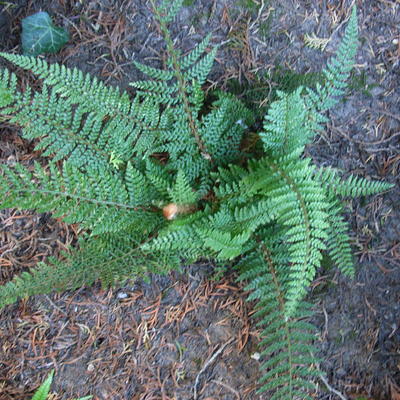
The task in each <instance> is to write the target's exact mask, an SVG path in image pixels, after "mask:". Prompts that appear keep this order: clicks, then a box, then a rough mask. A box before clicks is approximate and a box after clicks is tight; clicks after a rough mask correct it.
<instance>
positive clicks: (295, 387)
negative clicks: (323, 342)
mask: <svg viewBox="0 0 400 400" xmlns="http://www.w3.org/2000/svg"><path fill="white" fill-rule="evenodd" d="M269 234H270V236H269V237H274V236H275V235H276V232H275V233H274V232H273V231H272V230H271V231H270V232H269ZM278 236H279V235H278ZM274 239H276V236H275V237H274ZM271 242H272V240H271ZM273 243H275V244H273V245H272V246H273V247H272V249H271V250H270V249H268V247H267V245H266V244H263V245H261V249H260V250H259V251H255V252H252V253H251V254H249V255H248V256H247V257H245V258H243V259H242V260H241V261H240V262H239V264H238V268H239V272H240V276H239V280H245V281H247V282H248V285H247V286H246V288H245V289H246V290H249V291H250V295H249V296H248V300H249V301H253V300H256V301H257V306H256V313H255V314H254V318H256V319H258V320H259V322H258V326H260V327H262V329H263V330H262V337H263V340H262V342H261V344H260V346H261V348H262V349H263V350H262V353H261V355H262V359H263V362H262V365H261V368H262V369H263V376H262V378H261V383H264V384H263V385H262V386H261V388H260V389H259V392H267V393H269V394H270V396H271V397H269V398H270V399H273V400H285V399H287V400H293V399H308V398H309V390H313V389H315V386H314V385H313V384H312V383H311V381H310V378H312V377H313V376H315V375H316V374H317V372H316V371H315V370H313V364H314V363H315V358H314V357H313V356H312V354H313V353H314V352H315V349H314V348H313V346H312V342H313V341H314V332H315V328H314V327H313V326H312V325H310V324H309V323H307V322H305V321H304V318H305V317H308V316H309V315H310V311H309V310H310V305H309V304H307V303H304V302H301V303H300V304H299V306H298V307H297V309H296V311H295V313H294V314H293V315H292V316H291V317H289V318H288V317H287V316H286V312H285V310H286V305H285V291H286V286H287V285H288V283H289V279H288V276H287V273H286V265H285V263H284V264H279V262H276V260H274V258H273V255H274V254H275V252H276V253H277V255H278V257H277V258H278V259H279V258H281V254H282V249H280V248H279V247H280V245H279V244H278V243H279V242H277V241H273ZM310 354H311V355H310Z"/></svg>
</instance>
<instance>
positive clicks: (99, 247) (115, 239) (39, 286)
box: [0, 231, 180, 307]
mask: <svg viewBox="0 0 400 400" xmlns="http://www.w3.org/2000/svg"><path fill="white" fill-rule="evenodd" d="M141 236H142V235H139V234H136V235H135V233H132V232H131V231H120V232H118V233H116V234H106V235H100V236H97V237H96V236H91V237H86V238H84V239H81V240H80V241H79V246H78V247H79V248H78V249H75V250H71V253H70V254H64V256H66V257H67V261H60V260H59V259H56V258H54V257H50V258H49V259H48V260H47V262H46V263H44V262H41V263H39V264H38V266H37V267H36V268H33V269H31V270H30V271H29V272H23V273H22V274H21V275H19V276H16V277H15V278H14V279H13V280H12V281H10V282H8V283H7V284H6V285H4V286H0V307H4V306H5V305H7V304H12V303H14V302H15V301H16V300H17V299H18V298H21V297H26V296H33V295H36V294H44V293H49V292H50V291H52V290H56V291H65V290H70V289H77V288H79V287H81V286H82V285H91V284H93V283H94V282H95V281H96V280H100V281H101V282H102V284H103V286H104V287H108V286H112V285H115V284H116V283H123V282H124V280H126V279H132V278H135V277H144V276H145V275H146V274H147V272H148V269H150V270H152V271H154V272H155V273H166V272H168V271H169V270H170V269H172V268H175V269H176V268H178V267H179V264H180V258H179V257H176V256H174V255H168V254H166V253H160V252H157V251H153V252H152V253H151V254H149V253H146V252H143V251H142V250H141V246H140V243H138V241H137V238H140V237H141Z"/></svg>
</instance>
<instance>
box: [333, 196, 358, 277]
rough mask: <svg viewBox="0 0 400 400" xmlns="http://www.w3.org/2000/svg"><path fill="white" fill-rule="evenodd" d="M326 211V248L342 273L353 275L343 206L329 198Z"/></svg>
mask: <svg viewBox="0 0 400 400" xmlns="http://www.w3.org/2000/svg"><path fill="white" fill-rule="evenodd" d="M327 212H328V224H329V230H328V240H327V250H328V254H329V256H330V257H331V259H332V261H333V262H334V263H335V265H336V267H337V268H338V269H339V270H340V271H341V272H342V273H343V274H344V275H347V276H350V277H354V273H355V270H354V262H353V252H352V249H351V246H350V238H349V224H348V222H346V221H345V219H344V217H343V212H344V210H343V206H342V205H341V203H340V202H339V201H338V200H337V199H335V198H331V199H330V204H329V208H328V210H327Z"/></svg>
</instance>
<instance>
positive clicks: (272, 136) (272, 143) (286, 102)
mask: <svg viewBox="0 0 400 400" xmlns="http://www.w3.org/2000/svg"><path fill="white" fill-rule="evenodd" d="M302 91H303V87H301V86H300V87H298V88H297V89H296V90H295V91H294V92H292V93H290V94H287V93H284V92H281V91H277V96H278V100H276V101H274V102H273V103H272V104H271V107H270V108H269V110H268V114H267V115H266V116H265V119H264V131H263V132H262V133H260V137H261V140H262V141H263V144H264V149H265V151H266V152H271V153H273V154H274V155H276V154H277V153H278V154H279V153H280V154H283V153H290V152H292V151H294V150H295V149H297V148H299V147H303V146H304V145H305V144H306V143H308V142H309V139H310V136H311V135H312V131H310V130H309V129H308V128H309V127H308V124H307V122H306V117H307V109H306V105H305V103H304V100H303V98H302V96H301V93H302Z"/></svg>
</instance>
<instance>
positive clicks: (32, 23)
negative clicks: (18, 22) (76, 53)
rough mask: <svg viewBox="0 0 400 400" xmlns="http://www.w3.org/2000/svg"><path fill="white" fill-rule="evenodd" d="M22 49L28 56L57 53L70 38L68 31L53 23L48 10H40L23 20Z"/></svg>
mask: <svg viewBox="0 0 400 400" xmlns="http://www.w3.org/2000/svg"><path fill="white" fill-rule="evenodd" d="M21 38H22V50H23V53H24V54H26V55H28V56H37V55H39V54H44V53H57V51H59V50H60V49H61V47H63V46H64V45H65V43H67V42H68V40H69V34H68V32H67V31H66V30H65V29H63V28H58V27H56V26H54V25H53V22H52V20H51V18H50V16H49V14H47V12H44V11H42V12H38V13H36V14H33V15H31V16H29V17H26V18H24V19H23V20H22V35H21Z"/></svg>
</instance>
